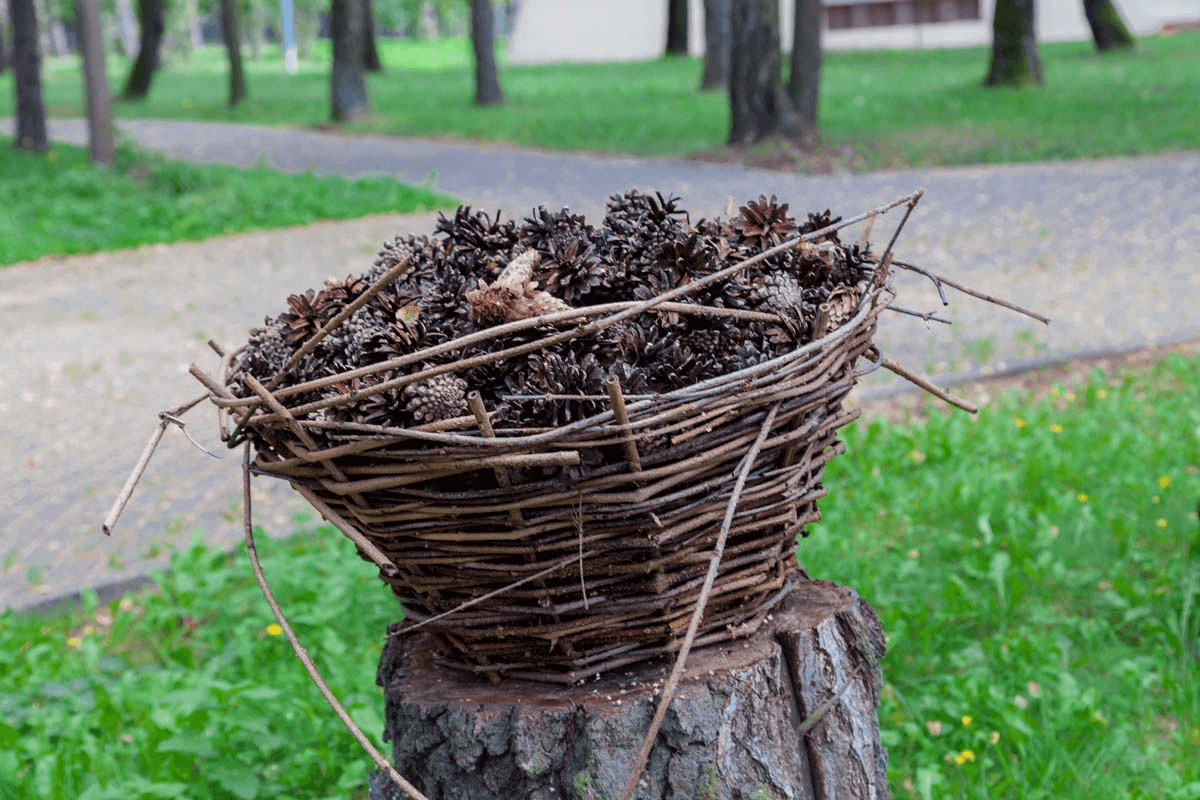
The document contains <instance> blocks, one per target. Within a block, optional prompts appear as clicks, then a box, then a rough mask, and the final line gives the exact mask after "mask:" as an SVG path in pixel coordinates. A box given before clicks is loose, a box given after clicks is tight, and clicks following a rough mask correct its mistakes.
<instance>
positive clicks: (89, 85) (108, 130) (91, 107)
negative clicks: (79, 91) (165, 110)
mask: <svg viewBox="0 0 1200 800" xmlns="http://www.w3.org/2000/svg"><path fill="white" fill-rule="evenodd" d="M75 19H76V20H77V22H78V25H79V44H80V50H81V52H82V53H83V82H84V99H85V100H86V102H87V112H88V150H89V152H90V154H91V158H92V161H94V162H95V163H97V164H111V163H112V162H113V157H114V156H115V155H116V149H115V147H114V145H113V124H112V102H111V101H110V98H109V96H108V74H107V72H106V71H105V68H104V35H103V33H102V32H101V30H100V8H99V5H98V4H97V2H96V0H77V2H76V4H75Z"/></svg>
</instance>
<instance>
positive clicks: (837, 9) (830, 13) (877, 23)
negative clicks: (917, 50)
mask: <svg viewBox="0 0 1200 800" xmlns="http://www.w3.org/2000/svg"><path fill="white" fill-rule="evenodd" d="M979 18H980V12H979V0H868V1H867V2H853V0H851V2H847V0H833V2H829V3H827V4H826V6H825V26H826V27H827V28H828V29H829V30H842V29H846V28H880V27H886V26H888V25H913V24H918V25H925V24H930V23H937V22H955V21H957V20H963V19H968V20H969V19H979Z"/></svg>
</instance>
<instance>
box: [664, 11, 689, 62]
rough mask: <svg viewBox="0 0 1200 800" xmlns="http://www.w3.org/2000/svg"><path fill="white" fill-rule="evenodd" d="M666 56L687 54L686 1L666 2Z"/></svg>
mask: <svg viewBox="0 0 1200 800" xmlns="http://www.w3.org/2000/svg"><path fill="white" fill-rule="evenodd" d="M666 50H667V55H669V56H686V55H687V54H688V0H667V48H666Z"/></svg>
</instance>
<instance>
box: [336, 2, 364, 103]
mask: <svg viewBox="0 0 1200 800" xmlns="http://www.w3.org/2000/svg"><path fill="white" fill-rule="evenodd" d="M364 10H365V9H364V6H363V2H362V0H333V6H332V8H331V10H330V14H329V36H330V38H331V39H333V67H332V69H331V70H330V93H331V97H332V101H333V102H332V105H333V110H332V117H333V120H334V122H341V121H342V120H348V119H353V118H354V117H355V116H357V115H359V114H361V113H363V112H364V111H366V110H367V109H368V105H367V82H366V78H365V77H364V76H363V33H364V28H365V20H364V19H363V17H364V16H365V15H364V13H363V12H364Z"/></svg>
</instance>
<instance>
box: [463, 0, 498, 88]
mask: <svg viewBox="0 0 1200 800" xmlns="http://www.w3.org/2000/svg"><path fill="white" fill-rule="evenodd" d="M494 28H495V17H493V15H492V0H471V44H472V45H473V46H474V47H475V104H476V105H479V106H494V105H498V104H499V103H503V102H504V93H503V92H502V91H501V90H500V78H499V76H498V75H497V74H496V41H495V31H494Z"/></svg>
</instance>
